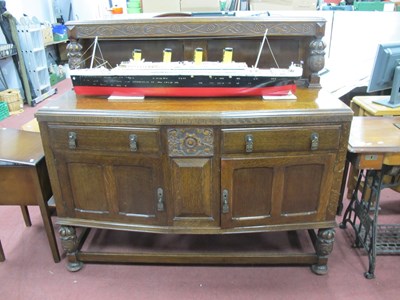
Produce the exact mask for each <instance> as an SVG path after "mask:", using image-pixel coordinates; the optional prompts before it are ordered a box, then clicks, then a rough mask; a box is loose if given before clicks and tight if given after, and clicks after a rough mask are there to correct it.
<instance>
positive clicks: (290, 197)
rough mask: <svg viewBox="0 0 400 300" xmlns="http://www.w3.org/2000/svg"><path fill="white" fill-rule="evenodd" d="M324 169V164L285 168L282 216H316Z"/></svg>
mask: <svg viewBox="0 0 400 300" xmlns="http://www.w3.org/2000/svg"><path fill="white" fill-rule="evenodd" d="M324 169H325V166H324V165H323V164H311V163H310V164H304V165H295V166H288V167H287V168H285V174H284V176H285V185H286V188H285V189H284V193H283V199H284V201H283V203H282V215H286V216H289V215H290V214H293V215H294V214H315V213H316V212H317V210H318V205H319V200H320V195H321V190H320V189H321V181H322V179H323V175H324V171H325V170H324ZM291 187H292V188H291ZM293 187H294V188H293ZM299 199H302V201H299Z"/></svg>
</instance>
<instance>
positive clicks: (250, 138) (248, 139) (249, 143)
mask: <svg viewBox="0 0 400 300" xmlns="http://www.w3.org/2000/svg"><path fill="white" fill-rule="evenodd" d="M253 142H254V138H253V135H252V134H248V135H246V152H247V153H251V152H253V144H254V143H253Z"/></svg>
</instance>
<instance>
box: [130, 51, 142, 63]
mask: <svg viewBox="0 0 400 300" xmlns="http://www.w3.org/2000/svg"><path fill="white" fill-rule="evenodd" d="M132 58H133V60H134V61H141V60H142V50H140V49H135V50H133V52H132Z"/></svg>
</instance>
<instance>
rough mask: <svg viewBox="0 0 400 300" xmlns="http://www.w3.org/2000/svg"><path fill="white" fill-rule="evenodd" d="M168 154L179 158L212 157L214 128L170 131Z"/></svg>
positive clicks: (174, 129) (173, 129) (175, 129)
mask: <svg viewBox="0 0 400 300" xmlns="http://www.w3.org/2000/svg"><path fill="white" fill-rule="evenodd" d="M168 154H169V156H171V157H178V156H190V157H193V156H196V157H197V156H200V157H204V156H212V155H213V154H214V132H213V129H212V128H171V129H168Z"/></svg>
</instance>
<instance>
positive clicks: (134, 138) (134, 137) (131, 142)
mask: <svg viewBox="0 0 400 300" xmlns="http://www.w3.org/2000/svg"><path fill="white" fill-rule="evenodd" d="M129 147H130V148H131V151H132V152H136V151H137V150H138V142H137V135H136V134H131V135H129Z"/></svg>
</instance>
